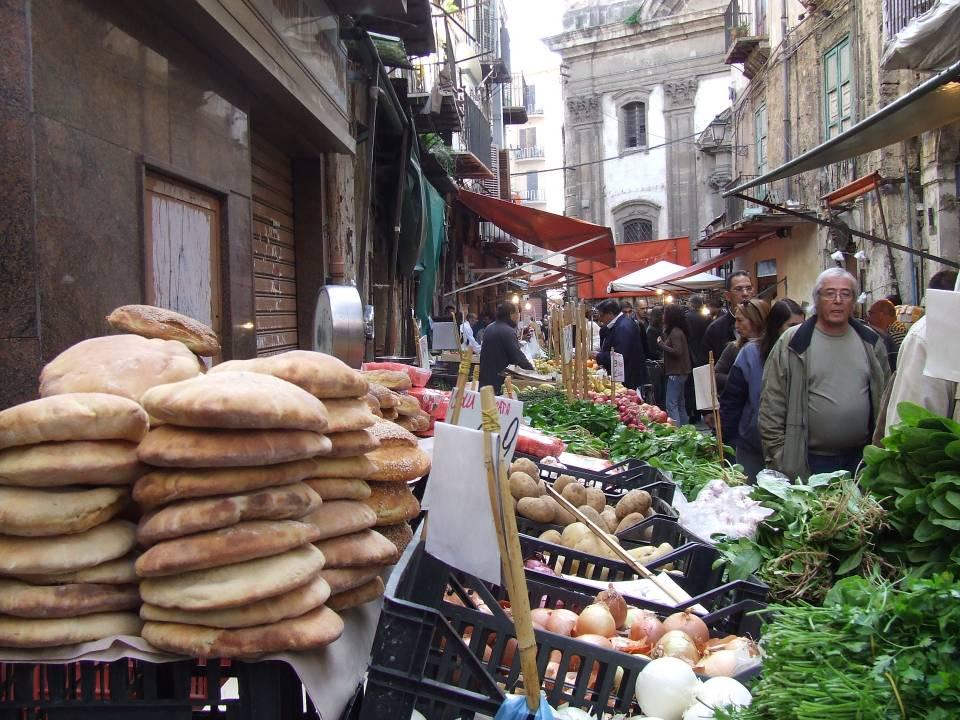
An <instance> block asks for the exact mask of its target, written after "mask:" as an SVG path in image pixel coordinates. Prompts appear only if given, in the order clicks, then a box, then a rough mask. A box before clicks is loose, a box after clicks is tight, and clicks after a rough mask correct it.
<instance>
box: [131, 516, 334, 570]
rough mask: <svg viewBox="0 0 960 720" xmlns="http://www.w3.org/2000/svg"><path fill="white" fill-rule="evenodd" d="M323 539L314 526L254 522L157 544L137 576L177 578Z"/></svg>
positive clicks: (140, 561) (293, 522)
mask: <svg viewBox="0 0 960 720" xmlns="http://www.w3.org/2000/svg"><path fill="white" fill-rule="evenodd" d="M320 536H321V533H320V530H319V528H317V527H316V526H315V525H313V524H312V523H306V522H297V521H296V520H276V521H272V520H251V521H250V522H242V523H237V524H236V525H231V526H230V527H227V528H220V529H219V530H211V531H210V532H204V533H198V534H196V535H190V536H189V537H184V538H176V539H174V540H165V541H163V542H161V543H157V544H156V545H154V546H153V547H151V548H150V549H149V550H147V551H146V552H145V553H143V555H141V556H140V557H139V558H137V575H139V576H140V577H156V576H159V575H176V574H179V573H184V572H190V571H192V570H205V569H207V568H212V567H221V566H223V565H231V564H233V563H240V562H244V561H246V560H255V559H256V558H262V557H269V556H271V555H279V554H281V553H284V552H286V551H287V550H292V549H293V548H296V547H300V546H301V545H305V544H306V543H311V542H313V541H314V540H317V539H319V537H320Z"/></svg>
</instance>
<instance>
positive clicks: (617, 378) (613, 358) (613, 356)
mask: <svg viewBox="0 0 960 720" xmlns="http://www.w3.org/2000/svg"><path fill="white" fill-rule="evenodd" d="M610 377H611V378H613V380H614V382H623V378H624V370H623V355H621V354H620V353H618V352H615V351H613V350H611V351H610Z"/></svg>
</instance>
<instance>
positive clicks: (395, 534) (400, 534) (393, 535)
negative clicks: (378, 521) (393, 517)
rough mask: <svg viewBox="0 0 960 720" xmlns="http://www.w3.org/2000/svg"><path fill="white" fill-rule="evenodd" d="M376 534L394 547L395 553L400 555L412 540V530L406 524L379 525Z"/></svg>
mask: <svg viewBox="0 0 960 720" xmlns="http://www.w3.org/2000/svg"><path fill="white" fill-rule="evenodd" d="M377 532H378V533H380V534H381V535H383V536H384V537H385V538H386V539H387V540H389V541H390V542H392V543H393V544H394V545H396V546H397V552H398V553H400V554H401V555H403V551H404V550H406V549H407V545H409V544H410V541H411V540H413V528H411V527H410V523H408V522H402V523H397V524H396V525H381V526H380V527H378V528H377Z"/></svg>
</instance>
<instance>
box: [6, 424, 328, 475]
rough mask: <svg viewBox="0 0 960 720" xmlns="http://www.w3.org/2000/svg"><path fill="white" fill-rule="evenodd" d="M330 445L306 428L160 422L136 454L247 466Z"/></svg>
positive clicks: (164, 461) (157, 461) (187, 464)
mask: <svg viewBox="0 0 960 720" xmlns="http://www.w3.org/2000/svg"><path fill="white" fill-rule="evenodd" d="M330 448H331V445H330V441H329V440H328V439H327V438H326V437H324V436H323V435H317V434H316V433H312V432H308V431H306V430H207V429H197V428H182V427H175V426H173V425H161V426H160V427H157V428H154V429H153V430H151V431H150V432H148V433H147V436H146V437H145V438H144V439H143V442H141V443H140V447H139V448H138V449H137V455H138V456H139V457H140V460H141V461H143V462H145V463H148V464H150V465H159V466H160V467H179V468H211V467H248V466H251V465H276V464H278V463H283V462H290V461H291V460H303V459H305V458H308V457H312V456H314V455H325V454H327V453H328V452H330ZM7 452H10V451H9V450H8V451H7Z"/></svg>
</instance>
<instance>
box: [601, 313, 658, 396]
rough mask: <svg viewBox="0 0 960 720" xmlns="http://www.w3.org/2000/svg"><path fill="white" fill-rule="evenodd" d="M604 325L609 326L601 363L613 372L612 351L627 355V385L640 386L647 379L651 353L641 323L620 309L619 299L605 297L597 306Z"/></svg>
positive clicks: (624, 364)
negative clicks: (606, 298)
mask: <svg viewBox="0 0 960 720" xmlns="http://www.w3.org/2000/svg"><path fill="white" fill-rule="evenodd" d="M597 314H598V315H599V316H600V327H601V328H608V330H607V332H606V333H604V335H603V341H602V343H601V344H600V352H598V353H597V362H598V363H599V364H600V365H602V366H603V367H604V368H605V369H606V371H607V372H608V373H609V372H610V353H611V351H616V352H618V353H620V354H621V355H623V384H624V385H626V386H627V387H628V388H632V389H636V388H638V387H640V386H641V385H645V384H646V382H647V356H646V353H645V352H644V346H645V344H646V343H645V342H644V338H643V337H642V336H641V334H640V333H641V330H640V326H639V325H637V323H636V322H634V320H633V318H632V317H630V316H629V315H625V314H623V313H622V312H620V305H619V303H617V301H616V300H604V301H603V302H602V303H600V304H599V305H598V306H597Z"/></svg>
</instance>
